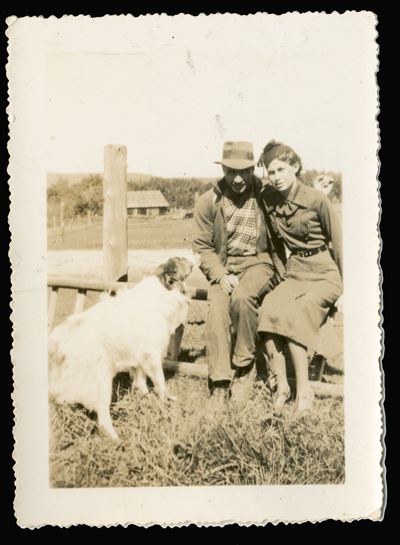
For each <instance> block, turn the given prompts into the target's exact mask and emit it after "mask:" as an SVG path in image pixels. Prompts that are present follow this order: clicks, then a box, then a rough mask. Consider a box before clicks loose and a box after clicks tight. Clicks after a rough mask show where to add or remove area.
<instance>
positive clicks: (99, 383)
mask: <svg viewBox="0 0 400 545" xmlns="http://www.w3.org/2000/svg"><path fill="white" fill-rule="evenodd" d="M194 266H197V263H196V264H195V265H193V263H191V262H190V261H189V260H188V259H186V258H179V257H174V258H171V259H169V260H168V261H167V262H166V263H164V264H163V265H160V266H159V267H157V269H156V270H155V272H154V274H153V275H152V276H150V277H148V278H146V279H145V280H143V281H142V282H140V284H138V285H137V286H135V287H134V288H132V289H121V290H118V292H117V293H116V295H115V296H114V297H110V296H109V295H106V294H104V295H103V296H102V297H101V301H100V302H99V303H97V304H96V305H94V306H93V307H91V308H90V309H88V310H86V311H85V312H82V313H81V314H75V315H72V316H70V317H69V318H68V319H67V320H66V321H65V322H64V323H62V324H60V325H59V326H57V327H56V328H55V329H54V330H53V331H52V333H51V334H50V336H49V341H48V364H49V394H50V395H51V396H53V397H54V399H55V401H56V402H57V403H63V402H67V403H71V404H73V403H81V404H82V405H84V406H85V407H86V408H87V409H89V410H91V411H96V413H97V417H98V424H99V426H101V427H102V428H103V429H104V430H105V431H106V432H108V433H109V434H110V435H111V437H113V438H114V439H118V435H117V434H116V432H115V430H114V427H113V425H112V421H111V416H110V403H111V395H112V380H113V378H114V376H115V375H116V374H117V373H119V372H121V371H129V373H130V375H131V377H132V378H133V381H134V385H135V386H136V387H137V388H138V389H139V391H140V392H141V393H142V394H143V395H145V394H146V393H147V392H148V389H147V384H146V377H147V376H149V377H150V378H151V380H152V381H153V384H154V388H155V390H156V392H157V393H158V395H159V396H160V397H161V398H162V399H164V398H165V395H166V386H165V379H164V372H163V368H162V359H163V357H164V356H165V354H166V351H167V348H168V344H169V341H170V337H171V334H172V333H173V331H174V330H175V329H176V328H177V327H178V326H179V325H180V324H181V323H185V320H186V315H187V311H188V307H189V298H188V297H187V296H186V295H185V284H184V281H185V279H186V278H187V277H188V276H189V274H190V273H191V272H192V270H193V268H194Z"/></svg>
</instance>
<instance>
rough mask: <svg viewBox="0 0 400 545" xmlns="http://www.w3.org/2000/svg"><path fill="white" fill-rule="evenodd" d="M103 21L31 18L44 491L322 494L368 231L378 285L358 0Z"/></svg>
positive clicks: (370, 97) (372, 138) (348, 380)
mask: <svg viewBox="0 0 400 545" xmlns="http://www.w3.org/2000/svg"><path fill="white" fill-rule="evenodd" d="M105 19H106V20H104V19H100V18H99V19H91V18H86V17H79V18H72V17H69V18H67V19H65V20H64V21H62V20H53V21H46V22H44V21H42V22H41V23H40V25H41V26H42V28H44V29H47V30H48V35H47V38H48V42H45V43H46V44H47V43H51V44H52V45H51V46H50V47H48V46H47V45H46V47H42V46H41V47H42V48H41V51H40V69H41V71H42V72H41V73H42V74H44V75H45V79H44V81H43V82H41V85H42V86H41V95H40V96H41V102H40V108H41V112H42V113H44V114H45V117H44V119H43V126H42V127H41V132H40V143H41V145H42V146H44V147H43V148H42V156H41V163H40V165H41V169H42V172H43V173H44V178H43V179H42V182H41V183H42V185H41V189H40V191H41V195H40V196H39V197H37V198H38V199H39V200H40V203H41V209H40V211H37V213H38V217H39V218H40V220H39V221H40V225H41V234H42V235H44V237H37V238H41V242H40V244H41V246H40V247H41V249H42V250H44V252H45V253H44V255H43V257H44V259H45V262H46V269H45V270H44V271H42V272H43V275H42V276H41V282H43V278H44V279H45V285H43V290H42V292H43V294H46V297H45V299H46V303H45V304H46V309H45V312H44V313H43V319H47V322H45V321H43V326H44V327H43V328H42V330H43V335H42V337H41V339H44V338H45V337H44V333H45V335H46V338H47V345H46V346H44V344H43V343H42V345H41V350H42V351H44V350H45V351H46V354H47V361H42V362H41V364H40V365H41V366H43V367H44V370H42V380H41V388H42V390H41V395H43V396H44V397H45V398H46V399H43V400H41V414H42V415H44V411H45V405H44V402H46V404H47V422H46V426H47V430H46V431H45V432H44V435H43V440H44V443H46V445H47V459H46V460H45V459H42V460H41V461H42V462H46V466H45V467H44V469H43V471H44V475H47V485H46V486H47V487H48V490H47V492H46V494H49V495H50V496H49V497H51V495H52V494H53V493H55V491H58V492H57V494H61V493H62V491H63V489H76V490H77V491H78V490H79V491H82V493H83V492H84V491H85V490H86V491H87V493H90V494H96V490H97V489H110V492H111V490H113V493H115V494H118V492H117V491H116V490H115V489H121V488H124V489H130V490H131V491H132V493H134V494H135V497H140V496H138V494H140V490H143V489H145V488H146V489H154V488H157V489H162V490H164V491H165V493H169V492H168V490H170V491H171V493H172V491H173V490H177V496H176V497H177V498H178V497H180V496H179V489H182V488H187V489H188V490H189V488H188V487H192V488H190V490H192V491H193V493H194V494H196V488H197V490H198V492H200V491H201V494H205V495H207V494H214V493H216V494H219V492H218V489H221V492H223V493H224V494H230V492H229V490H230V489H231V490H232V493H235V494H237V493H238V492H237V490H238V487H240V488H239V489H241V490H243V491H245V493H246V494H249V495H250V496H251V495H252V494H253V492H252V490H262V491H263V493H264V492H265V493H268V494H269V493H271V494H275V492H274V490H276V493H278V491H280V490H282V487H284V490H285V493H286V492H288V493H289V494H290V490H293V491H294V493H295V494H296V493H297V492H296V491H298V492H299V494H300V497H301V496H302V495H303V497H308V494H310V495H311V494H312V493H313V491H315V490H320V491H322V490H326V488H324V487H325V486H327V485H328V488H329V490H330V491H332V493H333V494H334V495H336V494H337V495H338V494H340V493H342V492H343V491H344V490H345V489H346V488H349V487H350V486H351V484H352V482H353V477H352V476H353V470H354V458H353V450H352V449H353V446H352V445H353V443H352V441H353V440H354V434H353V429H354V420H353V417H352V416H351V414H350V411H351V410H352V407H353V406H354V398H353V397H352V396H353V395H354V391H355V390H357V388H354V387H350V386H352V385H354V382H353V381H354V367H355V366H356V363H355V362H354V354H355V353H356V354H357V353H358V352H360V350H362V349H361V348H360V347H359V346H358V345H357V346H356V347H355V348H354V350H353V347H354V344H355V342H356V338H357V334H356V333H354V331H353V329H352V327H353V325H354V316H355V314H358V313H359V312H360V310H361V308H362V307H360V306H359V305H358V303H356V304H354V298H357V297H358V294H357V290H354V289H353V287H352V286H353V285H354V281H355V278H354V269H353V266H355V267H359V266H360V263H356V264H354V263H353V259H354V258H356V254H357V249H356V250H355V251H353V250H352V249H351V246H352V245H353V244H355V246H356V247H358V250H361V249H362V246H361V245H360V242H359V241H360V240H362V239H363V237H365V236H367V234H368V233H371V235H369V236H370V238H369V240H370V241H371V242H372V243H373V246H371V245H370V244H369V247H370V248H371V254H372V261H374V262H375V265H374V264H373V263H371V266H370V270H371V276H370V277H368V278H370V279H372V281H371V282H370V284H371V285H369V284H368V290H371V291H374V292H376V291H377V290H378V288H379V285H378V278H379V270H378V265H377V258H378V253H377V252H378V248H379V241H378V233H377V222H378V218H379V206H378V192H377V188H378V186H377V181H376V176H377V168H378V167H377V157H376V151H377V148H378V140H377V134H378V133H377V127H376V122H375V115H376V111H377V107H378V106H377V104H378V103H377V89H376V87H375V83H374V73H375V71H376V54H377V49H376V44H374V37H376V36H375V34H374V32H375V31H374V25H375V24H376V21H375V16H374V15H373V14H371V13H368V12H361V13H356V12H348V13H346V14H344V15H343V16H339V15H335V16H333V15H327V14H325V13H323V14H322V13H321V14H307V15H305V14H298V13H297V14H287V15H286V16H281V17H280V18H279V17H277V16H274V15H267V14H258V15H257V16H247V17H241V16H231V15H230V14H225V15H218V16H210V17H200V16H199V18H193V17H191V16H178V17H168V16H147V17H145V18H143V17H142V18H139V19H134V18H119V19H118V20H116V19H115V18H113V17H107V18H105ZM221 21H223V22H224V24H223V25H221ZM18 23H21V24H24V23H25V24H28V29H29V24H31V25H32V23H33V21H32V20H31V19H29V18H25V19H23V20H20V21H16V23H14V24H16V25H18ZM50 23H51V24H50ZM37 24H39V23H38V22H37ZM106 25H108V26H106ZM34 26H35V25H33V27H34ZM105 28H107V29H108V31H109V35H107V38H104V39H103V41H102V40H101V30H102V29H105ZM12 29H13V27H10V30H9V33H11V31H12ZM89 30H90V32H89ZM22 34H23V33H22ZM39 34H40V33H39ZM50 38H51V40H53V42H54V43H53V42H51V40H50ZM78 38H79V39H82V41H79V40H78ZM35 39H36V37H35ZM57 43H58V44H59V47H57V46H55V45H54V44H57ZM367 45H368V46H369V49H368V47H367ZM365 60H368V62H369V64H368V68H366V66H367V64H366V62H365ZM365 114H366V115H365ZM363 116H364V118H363ZM365 118H366V119H365ZM360 120H361V121H360ZM356 121H357V122H356ZM355 132H356V133H357V135H361V134H363V135H364V142H363V138H362V137H361V138H360V139H359V140H358V142H357V143H355V142H354V135H355ZM374 142H375V144H374ZM352 145H353V146H355V149H354V148H353V149H352V148H351V146H352ZM374 154H375V155H374ZM365 157H368V165H374V163H375V171H373V169H371V170H372V171H370V172H369V179H368V182H367V184H366V186H365V187H366V188H367V190H366V197H365V198H369V199H370V201H369V202H371V203H372V207H371V209H370V210H371V212H370V216H369V217H368V220H367V222H366V224H365V225H363V226H362V228H359V227H360V226H361V224H360V223H356V221H355V217H356V214H357V213H358V211H357V203H356V205H355V207H353V205H354V203H355V201H354V199H353V195H354V194H355V193H356V192H357V187H359V186H357V184H358V179H357V178H355V177H354V176H353V175H352V173H353V172H354V171H355V170H356V171H358V173H359V174H360V175H361V178H363V175H364V172H363V171H361V172H360V168H361V169H362V168H364V167H363V166H362V164H363V160H364V161H365V159H364V158H365ZM360 165H361V167H360ZM43 169H44V170H43ZM364 180H365V178H364ZM352 207H353V208H354V209H353V208H352ZM349 210H350V211H351V212H350V213H348V211H349ZM364 210H366V209H365V208H364ZM346 213H347V215H346ZM361 215H362V212H361ZM352 222H354V223H352ZM353 226H355V227H353ZM374 231H375V234H374ZM358 237H359V238H358ZM374 252H375V255H374ZM367 276H368V266H366V268H365V278H364V280H365V281H366V282H369V280H368V279H367ZM373 278H376V279H377V280H375V281H374V280H373ZM361 280H363V279H362V278H360V280H359V281H361ZM370 301H371V304H372V307H371V310H370V313H368V316H370V317H371V320H372V322H374V323H375V326H373V325H372V322H371V332H372V334H371V336H370V341H371V343H374V345H373V346H374V349H373V351H372V352H371V351H370V354H371V357H372V358H373V359H375V362H376V363H375V366H376V367H375V370H374V371H373V373H374V375H373V376H374V380H373V381H371V383H370V384H371V385H373V387H374V388H375V389H374V395H373V396H370V398H369V402H373V400H375V401H374V403H375V405H374V414H375V415H376V416H375V417H374V418H375V420H374V422H375V429H374V430H375V431H374V435H373V438H372V443H371V445H372V444H373V445H374V447H373V448H374V449H377V450H376V452H379V449H381V446H380V444H379V435H380V433H381V432H380V426H381V425H382V421H381V413H380V408H379V399H380V398H379V395H381V394H380V382H379V377H380V373H379V357H380V356H379V355H380V350H381V347H380V345H379V339H380V335H381V332H380V330H379V326H378V312H379V306H378V305H379V300H378V299H377V300H376V303H374V301H373V300H372V299H371V300H370ZM374 304H375V306H374ZM374 314H375V315H374ZM41 319H42V318H40V320H41ZM44 329H46V331H44ZM349 346H351V347H352V348H349ZM41 354H43V352H41ZM42 357H43V356H42ZM359 363H360V364H361V362H359ZM46 376H47V379H46ZM45 379H46V381H45ZM360 380H362V379H360ZM349 385H350V386H349ZM46 389H47V394H46V393H45V391H46ZM349 391H350V394H349V393H348V392H349ZM42 423H43V424H44V420H43V422H42ZM350 434H351V438H350V439H349V435H350ZM371 448H372V447H371ZM371 458H374V459H376V454H374V453H373V452H371ZM375 467H376V475H377V480H376V481H374V484H371V486H372V488H371V490H372V489H373V490H374V491H375V495H374V494H373V493H372V492H371V497H370V499H371V501H372V503H373V501H374V500H373V497H374V498H375V497H379V494H382V482H380V488H381V489H380V490H379V481H378V478H379V474H380V473H381V471H382V468H379V464H378V465H376V466H375ZM371 477H372V476H371ZM375 483H376V484H375ZM330 485H335V487H336V488H335V487H334V488H332V487H331V486H330ZM299 487H300V488H299ZM133 489H135V490H133ZM139 489H140V490H139ZM207 490H209V492H207ZM89 491H90V492H89ZM301 491H303V492H301ZM77 493H78V492H77ZM163 493H164V492H163ZM376 494H377V495H378V496H376ZM57 497H60V498H61V497H62V496H57ZM93 497H95V496H93ZM344 504H345V502H344V503H343V504H342V505H344ZM355 507H356V506H355ZM329 509H330V508H329ZM329 509H328V511H329ZM360 509H361V510H360V511H359V513H358V512H357V507H356V512H355V513H354V516H364V515H365V516H366V513H364V512H363V511H362V508H360ZM375 509H379V504H377V505H376V508H375ZM328 511H327V512H326V514H325V515H324V516H325V517H326V516H329V513H328ZM322 512H323V510H322ZM357 513H358V515H357ZM371 513H372V511H371ZM216 516H217V517H218V515H216ZM219 516H220V517H221V518H219V519H218V518H217V520H219V521H222V520H224V515H223V513H222V511H221V514H220V515H219ZM255 516H259V515H255ZM297 516H298V515H294V517H295V520H298V521H299V520H304V519H301V516H300V519H298V518H297ZM307 516H308V520H317V519H318V517H319V516H321V515H320V514H319V511H318V509H317V508H316V511H315V516H313V515H312V514H311V513H310V514H309V515H307ZM286 517H287V518H285V517H284V516H283V517H282V519H281V520H292V519H291V518H290V515H286ZM268 518H269V513H268V510H266V511H265V517H264V518H263V519H261V520H268ZM339 518H340V517H339ZM345 518H346V515H343V519H345ZM225 519H226V516H225ZM151 520H154V517H153V519H151ZM190 520H193V519H190ZM206 520H211V519H206ZM245 520H249V519H245ZM255 520H260V519H259V518H258V519H255ZM171 522H172V520H171Z"/></svg>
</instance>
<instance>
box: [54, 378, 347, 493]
mask: <svg viewBox="0 0 400 545" xmlns="http://www.w3.org/2000/svg"><path fill="white" fill-rule="evenodd" d="M257 384H262V383H257ZM168 389H169V391H170V393H171V394H172V395H176V396H177V398H178V401H176V402H167V403H166V404H165V405H164V406H163V405H162V404H161V403H160V401H159V399H158V398H157V397H156V396H155V395H154V394H153V393H150V394H148V395H147V396H145V397H143V398H140V396H139V395H138V393H136V392H134V391H131V390H130V388H129V380H128V376H127V375H125V374H121V375H119V376H118V377H117V379H116V380H115V381H114V402H113V404H112V408H111V414H112V419H113V422H114V426H115V429H116V431H117V433H118V435H119V437H120V441H119V442H114V441H113V440H112V439H110V438H109V437H108V436H106V435H105V434H104V433H103V432H102V431H101V430H99V429H98V427H97V425H96V422H95V420H94V415H92V414H88V413H87V411H86V410H85V409H83V408H82V407H80V408H79V407H69V406H57V405H55V404H53V403H51V404H50V426H51V430H52V435H51V444H50V486H52V487H63V488H70V487H119V486H129V487H132V486H135V487H136V486H207V485H210V486H211V485H268V484H269V485H273V484H339V483H343V482H344V415H343V403H342V402H341V401H338V400H334V399H326V400H317V401H316V404H315V407H314V409H313V411H312V413H311V414H310V415H309V416H307V417H303V418H298V417H296V416H295V414H294V413H293V404H292V403H289V404H288V405H287V407H286V409H285V412H284V414H283V416H282V417H281V418H275V417H273V416H272V415H271V397H270V395H269V391H268V390H267V388H265V387H264V388H262V387H260V386H257V385H256V387H255V388H254V390H253V395H252V399H251V401H250V402H249V404H248V405H247V407H246V409H245V410H244V411H240V412H237V411H235V410H234V408H229V410H228V411H218V410H214V409H213V407H212V406H210V401H209V397H208V392H207V387H206V381H204V380H200V379H195V378H192V377H184V376H175V377H171V378H170V379H169V380H168Z"/></svg>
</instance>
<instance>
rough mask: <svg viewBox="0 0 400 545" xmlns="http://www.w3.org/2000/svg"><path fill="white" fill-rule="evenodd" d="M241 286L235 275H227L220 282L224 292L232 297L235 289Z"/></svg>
mask: <svg viewBox="0 0 400 545" xmlns="http://www.w3.org/2000/svg"><path fill="white" fill-rule="evenodd" d="M238 284H239V278H238V277H237V276H235V275H234V274H225V275H224V276H223V277H222V278H221V280H220V281H219V285H220V286H221V289H222V291H224V292H225V293H227V294H228V295H230V294H231V293H232V291H233V288H234V287H235V286H237V285H238Z"/></svg>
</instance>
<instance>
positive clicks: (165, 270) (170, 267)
mask: <svg viewBox="0 0 400 545" xmlns="http://www.w3.org/2000/svg"><path fill="white" fill-rule="evenodd" d="M177 272H178V263H177V260H176V258H174V257H171V259H168V261H167V262H166V263H164V264H163V265H159V266H158V267H157V269H156V270H155V271H154V274H155V276H157V278H158V279H159V281H160V282H161V284H162V285H163V286H165V287H166V288H167V290H172V286H173V283H174V282H175V280H176V273H177Z"/></svg>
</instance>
